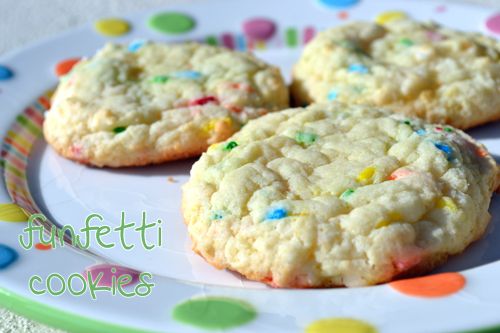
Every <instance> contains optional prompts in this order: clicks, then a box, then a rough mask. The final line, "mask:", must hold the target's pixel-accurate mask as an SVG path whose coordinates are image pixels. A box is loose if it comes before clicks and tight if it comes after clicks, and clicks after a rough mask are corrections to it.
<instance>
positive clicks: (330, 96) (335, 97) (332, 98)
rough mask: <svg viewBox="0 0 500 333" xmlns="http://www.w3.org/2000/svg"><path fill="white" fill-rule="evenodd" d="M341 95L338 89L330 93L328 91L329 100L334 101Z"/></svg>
mask: <svg viewBox="0 0 500 333" xmlns="http://www.w3.org/2000/svg"><path fill="white" fill-rule="evenodd" d="M338 96H339V93H338V92H337V91H336V90H331V91H330V92H329V93H328V96H327V98H328V100H329V101H334V100H336V99H337V97H338Z"/></svg>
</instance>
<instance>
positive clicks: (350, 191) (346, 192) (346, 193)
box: [340, 188, 354, 200]
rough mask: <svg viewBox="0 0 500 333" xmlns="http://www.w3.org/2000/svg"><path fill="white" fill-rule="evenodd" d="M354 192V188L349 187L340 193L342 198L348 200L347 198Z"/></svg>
mask: <svg viewBox="0 0 500 333" xmlns="http://www.w3.org/2000/svg"><path fill="white" fill-rule="evenodd" d="M353 193H354V190H353V189H352V188H348V189H347V190H345V191H344V193H342V194H341V195H340V199H342V200H347V198H349V197H350V196H351V195H352V194H353Z"/></svg>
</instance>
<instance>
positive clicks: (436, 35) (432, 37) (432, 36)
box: [426, 31, 444, 42]
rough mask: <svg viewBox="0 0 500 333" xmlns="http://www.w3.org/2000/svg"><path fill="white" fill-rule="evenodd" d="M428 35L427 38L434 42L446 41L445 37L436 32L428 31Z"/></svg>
mask: <svg viewBox="0 0 500 333" xmlns="http://www.w3.org/2000/svg"><path fill="white" fill-rule="evenodd" d="M426 35H427V38H429V39H430V40H431V41H433V42H439V41H442V40H443V39H444V36H443V35H441V34H440V33H437V32H435V31H427V32H426Z"/></svg>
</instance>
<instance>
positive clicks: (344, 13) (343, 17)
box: [337, 11, 349, 20]
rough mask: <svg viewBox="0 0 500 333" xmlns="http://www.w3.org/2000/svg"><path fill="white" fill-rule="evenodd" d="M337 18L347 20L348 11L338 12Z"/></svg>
mask: <svg viewBox="0 0 500 333" xmlns="http://www.w3.org/2000/svg"><path fill="white" fill-rule="evenodd" d="M337 16H338V18H339V19H341V20H347V19H348V18H349V13H348V12H344V11H342V12H339V13H338V14H337Z"/></svg>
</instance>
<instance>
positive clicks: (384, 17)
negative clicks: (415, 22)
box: [375, 11, 408, 24]
mask: <svg viewBox="0 0 500 333" xmlns="http://www.w3.org/2000/svg"><path fill="white" fill-rule="evenodd" d="M407 17H408V16H407V15H406V14H405V13H404V12H399V11H389V12H383V13H380V14H379V15H377V17H376V18H375V22H377V23H378V24H385V23H388V22H391V21H396V20H402V19H405V18H407Z"/></svg>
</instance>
